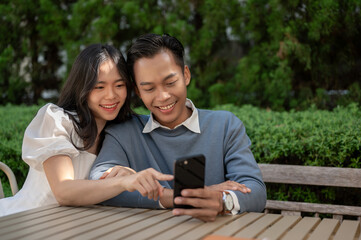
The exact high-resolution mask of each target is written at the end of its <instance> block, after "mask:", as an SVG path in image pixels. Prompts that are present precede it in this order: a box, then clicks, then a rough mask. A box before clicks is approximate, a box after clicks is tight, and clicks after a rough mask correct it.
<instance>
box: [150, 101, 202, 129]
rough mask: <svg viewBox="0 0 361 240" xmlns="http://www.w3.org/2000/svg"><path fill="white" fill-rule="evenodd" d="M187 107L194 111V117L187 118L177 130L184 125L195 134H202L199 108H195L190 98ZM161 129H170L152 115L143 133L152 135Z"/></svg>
mask: <svg viewBox="0 0 361 240" xmlns="http://www.w3.org/2000/svg"><path fill="white" fill-rule="evenodd" d="M186 106H187V107H188V108H190V109H191V110H192V115H191V116H190V117H189V118H187V119H186V120H185V121H184V122H182V123H181V124H179V125H177V126H176V127H175V128H177V127H179V126H182V125H183V126H185V127H186V128H188V129H189V130H190V131H192V132H194V133H201V130H200V127H199V118H198V110H197V108H196V107H195V106H194V104H193V102H192V101H191V100H190V99H188V98H187V100H186ZM159 127H162V128H166V129H170V128H168V127H166V126H163V125H161V124H160V123H159V122H158V121H157V120H155V119H154V117H153V113H150V117H149V120H148V122H147V124H145V126H144V128H143V133H150V132H151V131H153V130H154V129H156V128H159Z"/></svg>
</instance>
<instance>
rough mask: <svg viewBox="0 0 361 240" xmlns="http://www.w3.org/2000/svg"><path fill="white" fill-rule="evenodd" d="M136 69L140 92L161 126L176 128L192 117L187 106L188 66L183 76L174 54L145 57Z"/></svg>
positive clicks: (189, 76)
mask: <svg viewBox="0 0 361 240" xmlns="http://www.w3.org/2000/svg"><path fill="white" fill-rule="evenodd" d="M133 68H134V77H135V81H136V84H137V93H138V95H139V97H140V98H141V99H142V101H143V103H144V105H145V106H146V107H147V108H148V109H149V110H150V111H151V112H152V113H153V115H154V117H155V119H156V120H157V121H158V122H159V123H160V124H162V125H163V126H166V127H169V128H171V129H172V128H174V127H175V126H177V125H179V124H181V123H182V122H183V121H185V120H186V119H187V118H188V117H189V116H190V115H191V111H190V110H189V109H188V108H187V107H186V105H185V101H186V97H187V86H188V84H189V82H190V78H191V75H190V71H189V69H188V67H187V66H185V67H184V74H183V73H182V69H181V67H180V66H178V65H177V64H176V62H175V60H174V58H173V54H172V53H171V52H169V51H161V52H160V53H158V54H157V55H155V56H154V57H152V58H141V59H139V60H137V61H136V62H135V64H134V66H133Z"/></svg>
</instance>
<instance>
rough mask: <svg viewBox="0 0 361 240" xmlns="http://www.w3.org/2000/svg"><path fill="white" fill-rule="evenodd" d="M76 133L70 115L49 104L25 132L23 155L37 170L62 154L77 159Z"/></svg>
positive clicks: (40, 111) (41, 110) (77, 140)
mask: <svg viewBox="0 0 361 240" xmlns="http://www.w3.org/2000/svg"><path fill="white" fill-rule="evenodd" d="M75 136H76V132H75V131H74V126H73V122H72V120H71V119H70V118H69V115H68V114H67V113H66V112H65V111H64V110H63V109H62V108H61V107H59V106H57V105H55V104H52V103H48V104H46V105H44V106H43V107H41V108H40V109H39V111H38V113H37V114H36V116H35V117H34V119H33V120H32V121H31V122H30V124H29V125H28V127H27V128H26V130H25V133H24V138H23V146H22V155H23V159H24V161H25V162H27V163H28V164H29V165H30V166H33V167H34V168H36V169H41V168H42V167H41V163H42V162H43V161H45V160H46V159H48V158H49V157H51V156H54V155H58V154H62V155H68V156H72V157H75V156H77V155H78V154H79V151H78V150H77V149H76V148H75V147H74V145H73V142H74V143H75V144H78V142H79V139H78V138H76V137H75Z"/></svg>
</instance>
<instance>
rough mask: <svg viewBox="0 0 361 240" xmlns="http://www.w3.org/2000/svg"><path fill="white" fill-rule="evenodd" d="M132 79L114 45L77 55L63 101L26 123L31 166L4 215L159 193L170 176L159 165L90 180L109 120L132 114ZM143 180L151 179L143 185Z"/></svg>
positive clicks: (1, 210) (1, 203) (5, 202)
mask: <svg viewBox="0 0 361 240" xmlns="http://www.w3.org/2000/svg"><path fill="white" fill-rule="evenodd" d="M129 93H130V82H129V77H128V74H127V70H126V66H125V60H124V58H123V56H122V54H121V53H120V52H119V51H118V50H116V49H115V48H114V47H111V46H109V45H102V44H93V45H90V46H89V47H87V48H85V49H84V50H83V51H82V52H81V53H80V54H79V56H78V57H77V59H76V60H75V62H74V65H73V67H72V69H71V71H70V74H69V77H68V79H67V81H66V83H65V85H64V88H63V90H62V92H61V94H60V97H59V101H58V104H57V105H55V104H51V103H49V104H46V105H45V106H43V107H42V108H41V109H40V110H39V111H38V113H37V115H36V116H35V118H34V119H33V120H32V121H31V123H30V124H29V126H28V127H27V129H26V131H25V134H24V140H23V147H22V157H23V160H24V161H25V162H26V163H27V164H28V165H29V166H30V169H29V174H28V176H27V179H26V181H25V183H24V185H23V188H22V189H21V190H20V191H19V192H18V193H17V194H16V195H15V196H13V197H10V198H5V199H1V200H0V216H2V215H7V214H12V213H16V212H20V211H24V210H27V209H31V208H36V207H40V206H45V205H49V204H53V203H56V202H58V203H59V204H61V205H88V204H96V203H99V202H102V201H104V200H106V199H109V198H111V197H114V196H116V195H118V194H120V193H121V192H123V191H130V192H132V191H135V190H138V191H140V192H141V193H142V195H143V196H148V197H149V198H154V199H156V198H158V196H159V195H161V194H162V187H161V185H160V184H159V183H158V180H171V179H172V176H169V175H163V174H161V173H159V172H157V171H155V170H154V169H147V170H144V171H142V172H139V173H135V172H134V171H133V170H131V169H128V168H123V167H120V166H119V167H118V168H119V171H118V174H117V175H114V176H112V177H107V178H106V179H102V180H86V179H87V177H88V175H89V170H90V167H91V165H92V163H93V162H94V160H95V157H96V154H97V153H98V152H99V147H100V146H101V143H102V141H103V138H102V136H103V131H104V128H105V127H106V125H107V124H110V123H120V122H122V121H125V120H127V119H128V118H129V117H130V116H131V113H132V112H131V109H130V94H129ZM142 182H147V183H148V184H147V185H146V186H144V185H143V184H142Z"/></svg>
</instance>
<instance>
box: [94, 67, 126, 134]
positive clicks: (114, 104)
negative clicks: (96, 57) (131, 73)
mask: <svg viewBox="0 0 361 240" xmlns="http://www.w3.org/2000/svg"><path fill="white" fill-rule="evenodd" d="M126 97H127V88H126V85H125V79H122V77H121V76H120V74H119V72H118V69H117V66H116V65H115V63H114V62H113V61H112V60H107V61H105V62H103V63H102V64H101V65H100V67H99V75H98V80H97V83H96V85H95V87H94V89H93V90H92V91H91V92H90V94H89V96H88V106H89V108H90V110H91V111H92V113H93V115H94V117H95V121H96V123H97V127H98V130H99V131H100V130H102V129H103V128H104V126H105V123H106V121H109V120H113V119H115V118H116V116H117V115H118V113H119V110H120V109H121V107H122V106H123V104H124V102H125V99H126Z"/></svg>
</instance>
